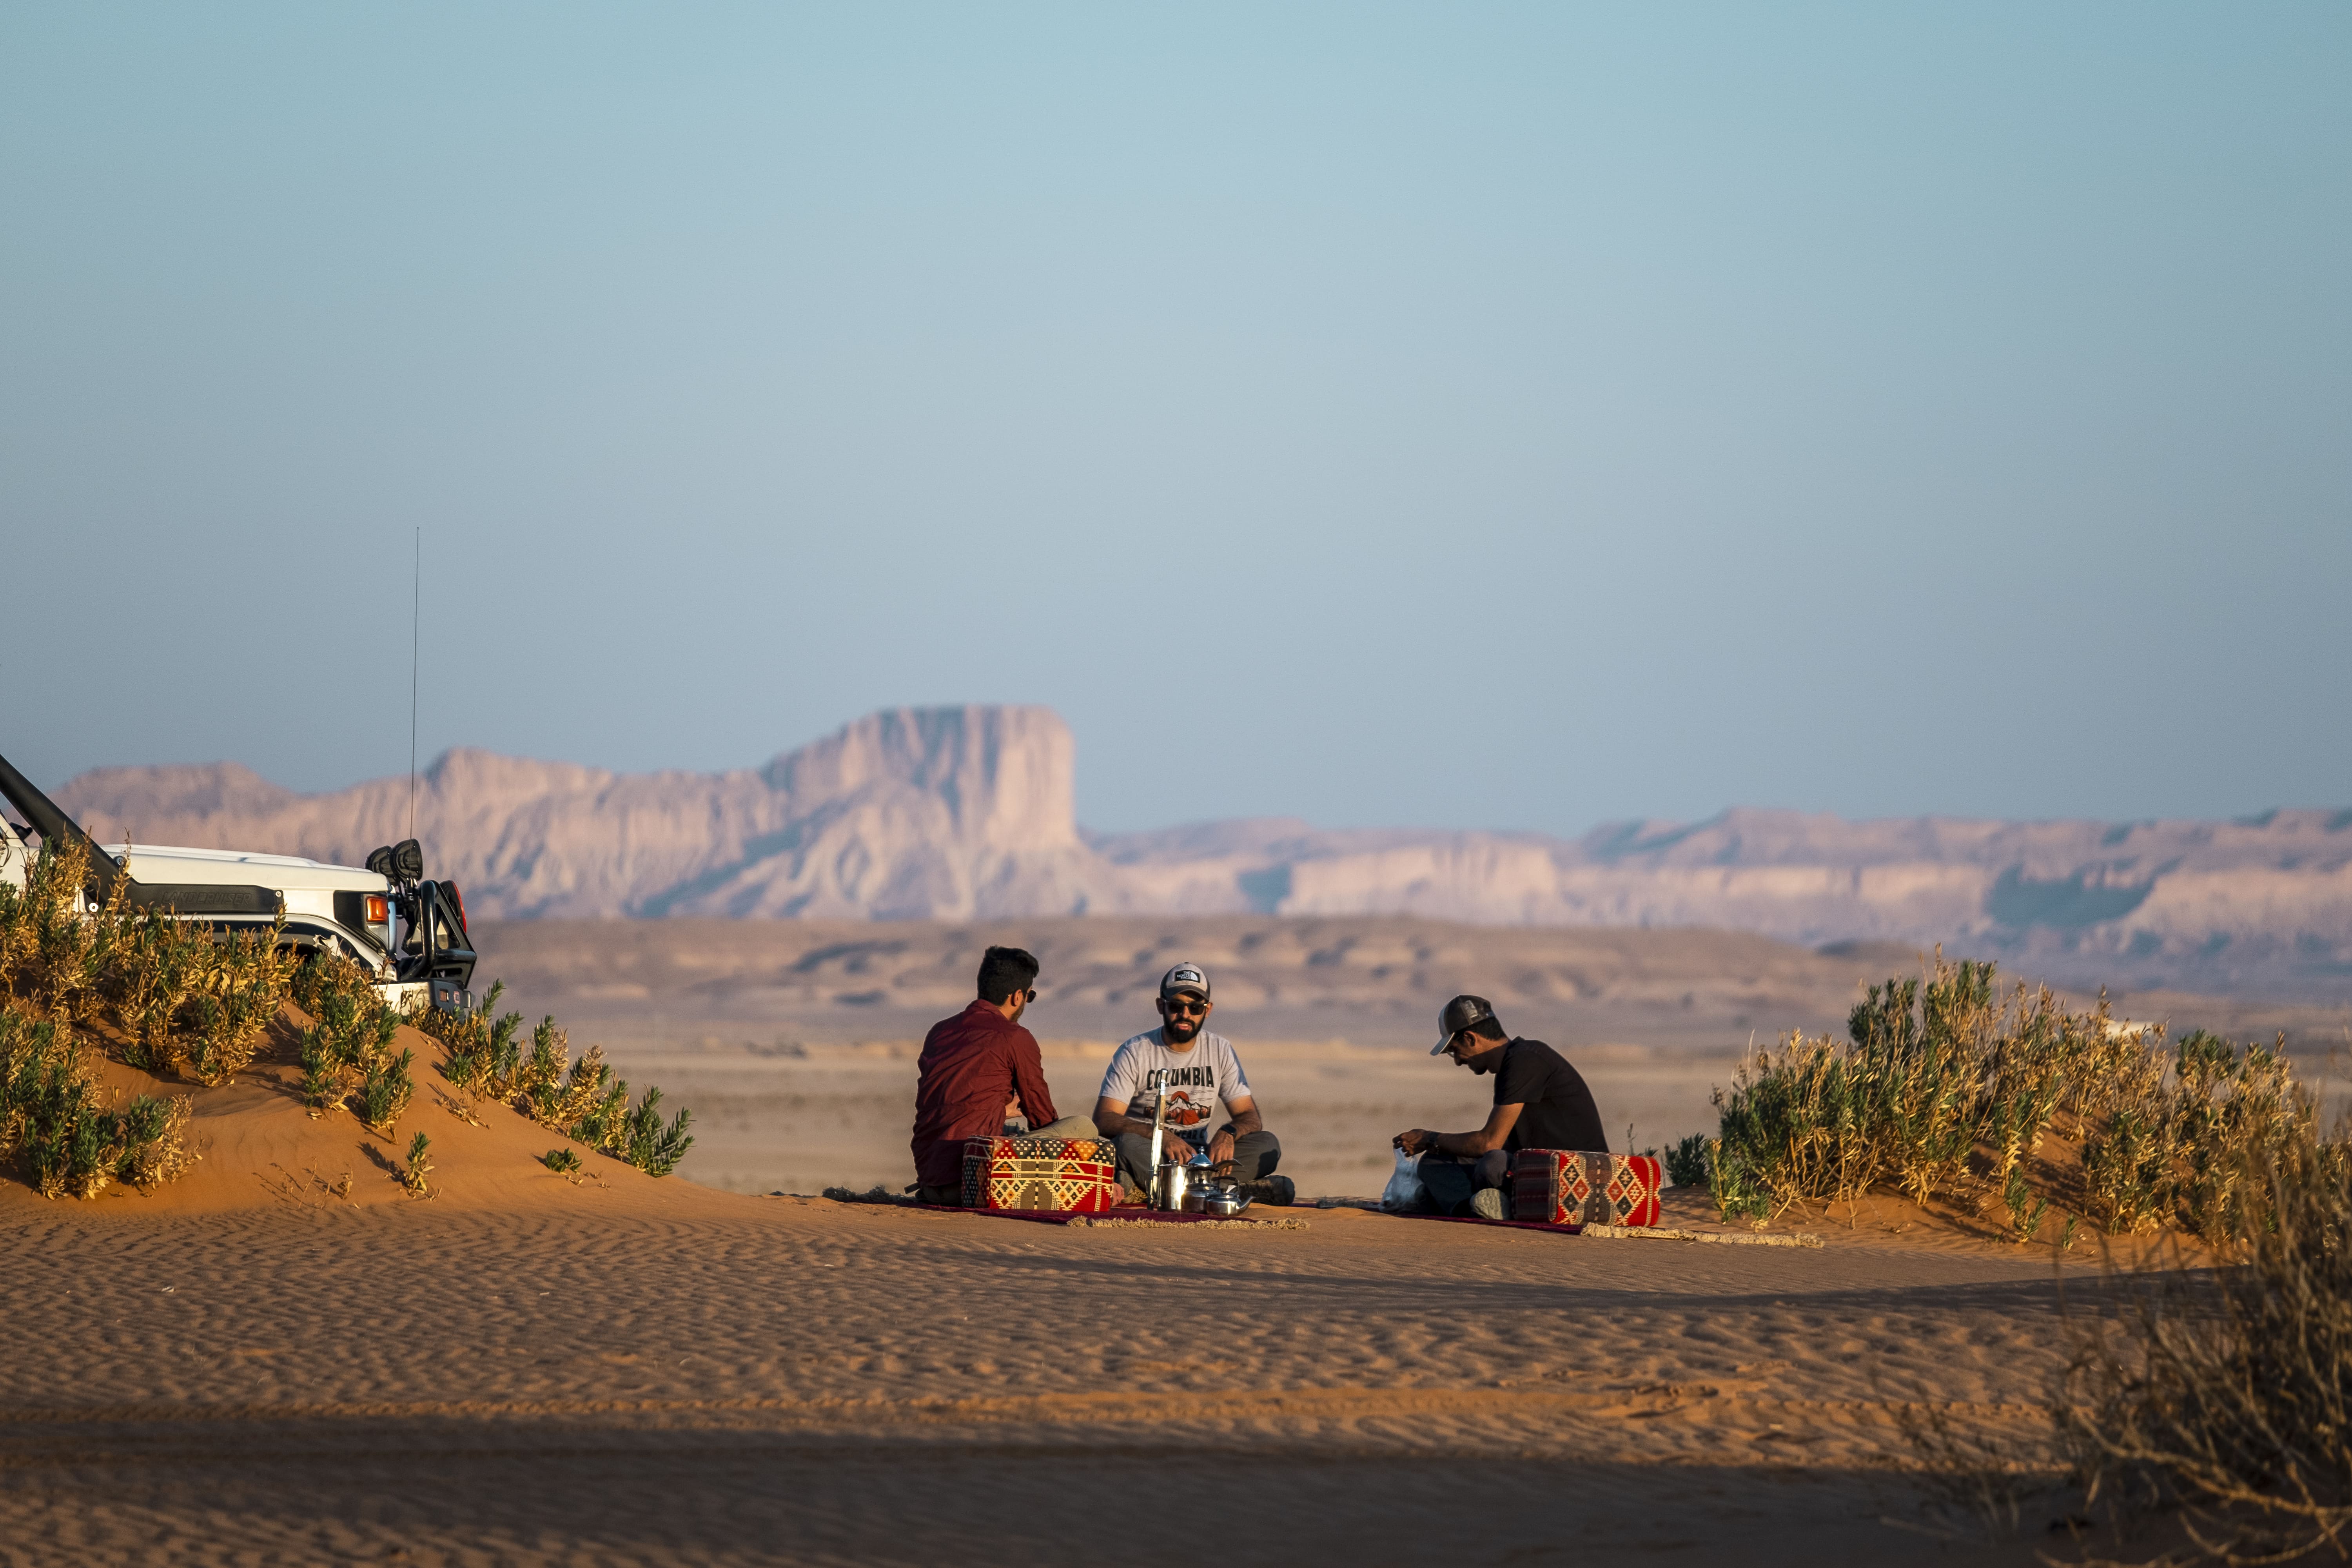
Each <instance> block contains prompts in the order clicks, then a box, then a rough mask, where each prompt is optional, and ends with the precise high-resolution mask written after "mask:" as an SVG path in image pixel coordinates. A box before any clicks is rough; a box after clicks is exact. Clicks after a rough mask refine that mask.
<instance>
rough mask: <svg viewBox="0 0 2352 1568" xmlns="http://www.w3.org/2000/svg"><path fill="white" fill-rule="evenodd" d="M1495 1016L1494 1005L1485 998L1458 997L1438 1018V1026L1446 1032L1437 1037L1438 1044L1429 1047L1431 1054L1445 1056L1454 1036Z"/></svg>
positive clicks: (1448, 1004)
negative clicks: (1446, 1048)
mask: <svg viewBox="0 0 2352 1568" xmlns="http://www.w3.org/2000/svg"><path fill="white" fill-rule="evenodd" d="M1493 1016H1495V1007H1494V1004H1492V1003H1490V1002H1488V1001H1487V1000H1486V998H1485V997H1484V996H1456V997H1455V998H1454V1000H1453V1001H1451V1002H1448V1003H1447V1004H1446V1005H1445V1011H1444V1012H1443V1013H1440V1014H1439V1015H1438V1016H1437V1026H1438V1027H1439V1028H1441V1029H1443V1030H1444V1031H1445V1032H1444V1034H1442V1035H1440V1036H1438V1037H1437V1044H1435V1045H1433V1046H1432V1047H1429V1054H1430V1055H1431V1056H1433V1057H1442V1056H1444V1054H1445V1047H1448V1046H1450V1045H1452V1044H1453V1043H1454V1036H1456V1035H1458V1034H1460V1033H1461V1032H1462V1031H1463V1030H1465V1029H1466V1028H1468V1027H1469V1026H1471V1025H1473V1024H1483V1023H1485V1022H1486V1020H1487V1019H1489V1018H1492V1017H1493Z"/></svg>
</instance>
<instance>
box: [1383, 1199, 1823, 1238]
mask: <svg viewBox="0 0 2352 1568" xmlns="http://www.w3.org/2000/svg"><path fill="white" fill-rule="evenodd" d="M1369 1212H1370V1213H1372V1214H1381V1215H1388V1216H1389V1217H1390V1218H1391V1219H1434V1220H1443V1221H1444V1223H1445V1224H1447V1225H1498V1226H1503V1227H1505V1228H1506V1229H1508V1230H1549V1231H1552V1232H1555V1233H1557V1234H1559V1235H1560V1236H1592V1237H1644V1238H1648V1239H1650V1240H1654V1241H1711V1242H1717V1243H1720V1244H1722V1245H1725V1246H1727V1247H1820V1246H1821V1245H1822V1238H1821V1237H1818V1236H1812V1235H1809V1234H1807V1233H1805V1232H1803V1231H1780V1232H1773V1233H1769V1234H1768V1233H1763V1232H1755V1231H1720V1230H1683V1229H1678V1228H1675V1227H1672V1226H1654V1225H1547V1224H1545V1223H1544V1222H1543V1221H1541V1220H1534V1219H1486V1218H1485V1217H1483V1216H1481V1215H1470V1214H1400V1213H1398V1212H1397V1211H1396V1210H1394V1209H1384V1208H1373V1209H1371V1210H1370V1211H1369Z"/></svg>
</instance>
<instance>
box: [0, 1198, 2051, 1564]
mask: <svg viewBox="0 0 2352 1568" xmlns="http://www.w3.org/2000/svg"><path fill="white" fill-rule="evenodd" d="M671 1191H672V1193H674V1194H675V1199H674V1200H673V1199H672V1198H671V1197H669V1196H668V1195H664V1196H663V1197H661V1198H658V1199H656V1201H654V1202H652V1203H643V1202H641V1201H640V1197H639V1196H638V1195H632V1196H631V1197H630V1198H629V1199H628V1200H626V1201H625V1204H623V1205H620V1206H621V1211H622V1212H612V1211H599V1212H593V1213H591V1212H584V1211H583V1210H582V1209H580V1208H578V1207H576V1206H574V1205H573V1202H572V1200H573V1199H574V1197H575V1196H576V1195H577V1194H572V1193H571V1192H569V1191H567V1192H565V1193H563V1194H551V1193H550V1194H543V1195H541V1196H539V1197H537V1198H535V1199H534V1200H533V1201H532V1202H530V1204H528V1205H524V1206H522V1207H521V1208H520V1209H519V1210H518V1212H514V1213H509V1214H499V1213H493V1212H486V1211H484V1210H480V1209H473V1208H465V1207H459V1206H455V1205H452V1206H446V1207H440V1206H436V1205H429V1204H410V1205H382V1206H379V1207H377V1208H374V1209H373V1210H367V1211H354V1210H351V1209H348V1208H343V1207H321V1208H308V1209H297V1208H293V1207H289V1206H285V1205H273V1206H270V1207H265V1208H259V1209H248V1210H247V1211H244V1212H240V1213H221V1214H209V1215H171V1216H164V1215H160V1214H159V1213H158V1212H157V1211H156V1210H155V1209H153V1208H152V1207H147V1208H142V1207H141V1206H139V1205H130V1204H125V1205H80V1206H73V1205H55V1206H47V1207H43V1208H40V1209H38V1210H37V1211H28V1210H27V1209H26V1207H25V1206H24V1205H11V1208H10V1212H9V1215H8V1224H7V1227H6V1230H5V1234H0V1282H5V1283H0V1318H5V1321H6V1322H7V1324H8V1326H9V1331H10V1339H11V1342H12V1344H13V1345H14V1347H15V1348H16V1353H15V1354H12V1355H11V1356H10V1357H8V1358H7V1360H6V1362H5V1370H0V1540H5V1541H6V1542H8V1548H7V1555H8V1556H9V1558H10V1560H11V1561H24V1562H47V1561H55V1562H68V1561H90V1560H108V1561H134V1560H136V1561H161V1560H181V1561H194V1562H219V1563H229V1562H245V1563H270V1562H288V1563H293V1562H317V1561H344V1560H370V1561H380V1560H383V1559H386V1558H388V1557H392V1556H394V1555H399V1554H404V1555H401V1560H402V1561H405V1562H411V1563H443V1562H446V1563H493V1562H499V1563H540V1562H549V1563H552V1562H564V1563H597V1562H612V1563H623V1562H628V1563H638V1562H752V1561H761V1562H765V1561H794V1562H825V1563H853V1562H854V1563H918V1562H936V1561H940V1560H941V1559H942V1558H943V1557H948V1558H953V1559H956V1560H962V1561H979V1562H1008V1561H1013V1560H1016V1559H1020V1560H1028V1559H1031V1558H1034V1556H1035V1555H1036V1551H1037V1549H1038V1548H1040V1547H1043V1548H1045V1549H1049V1550H1051V1551H1052V1552H1055V1554H1060V1553H1063V1552H1070V1553H1078V1552H1087V1553H1103V1552H1143V1553H1145V1554H1147V1555H1150V1556H1152V1557H1155V1558H1162V1559H1164V1558H1166V1557H1167V1556H1169V1555H1170V1554H1171V1553H1173V1554H1177V1555H1180V1556H1183V1557H1186V1558H1191V1557H1194V1556H1198V1555H1200V1554H1201V1553H1202V1552H1203V1551H1207V1550H1210V1547H1209V1546H1207V1545H1204V1544H1203V1535H1202V1531H1205V1533H1206V1539H1207V1541H1208V1542H1213V1555H1214V1556H1215V1557H1216V1558H1217V1559H1219V1560H1221V1561H1230V1562H1240V1563H1277V1562H1282V1563H1291V1562H1298V1561H1331V1560H1335V1559H1336V1558H1338V1557H1339V1556H1340V1555H1341V1554H1343V1553H1345V1554H1355V1553H1362V1554H1365V1555H1366V1556H1367V1558H1368V1559H1369V1560H1386V1559H1388V1558H1390V1557H1393V1556H1395V1555H1398V1554H1400V1553H1401V1552H1406V1551H1408V1550H1409V1551H1410V1552H1413V1553H1420V1552H1427V1551H1431V1550H1440V1549H1442V1550H1444V1552H1445V1554H1446V1555H1448V1556H1450V1557H1457V1558H1460V1559H1463V1560H1466V1561H1472V1562H1508V1563H1546V1562H1555V1561H1557V1562H1563V1563H1564V1562H1569V1561H1571V1560H1573V1561H1585V1560H1589V1559H1590V1558H1591V1557H1592V1556H1593V1555H1594V1554H1595V1553H1601V1554H1603V1555H1612V1554H1620V1553H1629V1552H1630V1553H1637V1554H1639V1555H1640V1556H1641V1557H1643V1558H1644V1559H1653V1558H1654V1559H1659V1560H1665V1561H1691V1562H1697V1561H1702V1560H1723V1559H1725V1558H1726V1557H1727V1556H1728V1557H1729V1558H1730V1559H1731V1560H1734V1561H1740V1562H1755V1563H1809V1564H1810V1563H1821V1562H1825V1561H1826V1562H1855V1563H1860V1562H1877V1561H1885V1560H1888V1559H1889V1558H1891V1557H1893V1556H1895V1555H1896V1554H1898V1553H1900V1554H1904V1555H1908V1554H1910V1553H1911V1552H1913V1551H1914V1550H1915V1549H1916V1547H1918V1546H1919V1545H1921V1544H1923V1543H1922V1542H1919V1541H1918V1540H1917V1539H1916V1537H1913V1536H1910V1535H1906V1534H1905V1533H1902V1532H1900V1531H1896V1530H1895V1529H1891V1528H1890V1527H1888V1526H1886V1525H1885V1524H1882V1523H1881V1522H1879V1521H1880V1520H1881V1518H1882V1516H1892V1517H1895V1518H1898V1519H1902V1520H1906V1521H1915V1522H1916V1521H1921V1520H1930V1521H1932V1520H1934V1519H1936V1518H1937V1517H1939V1516H1936V1515H1934V1514H1931V1513H1925V1512H1923V1511H1922V1509H1923V1500H1924V1499H1925V1496H1926V1494H1924V1493H1923V1492H1921V1490H1920V1489H1918V1488H1917V1486H1916V1484H1915V1483H1914V1482H1912V1481H1911V1480H1909V1479H1906V1477H1905V1476H1904V1475H1902V1474H1901V1473H1900V1472H1899V1470H1898V1469H1896V1468H1894V1467H1895V1466H1898V1465H1899V1464H1900V1463H1901V1462H1902V1461H1903V1459H1904V1457H1905V1455H1906V1448H1905V1447H1904V1444H1903V1442H1902V1440H1901V1438H1900V1436H1899V1435H1898V1432H1897V1428H1896V1424H1895V1405H1896V1403H1897V1402H1898V1401H1899V1400H1900V1399H1901V1398H1903V1397H1906V1396H1912V1395H1916V1394H1926V1395H1927V1396H1928V1397H1931V1398H1932V1399H1934V1400H1936V1401H1938V1402H1944V1403H1946V1404H1947V1405H1949V1407H1950V1408H1951V1410H1952V1411H1953V1413H1954V1414H1955V1415H1956V1416H1957V1417H1958V1418H1959V1419H1962V1420H1964V1421H1968V1422H1970V1423H1976V1424H1982V1425H1990V1426H1992V1427H1995V1428H2013V1429H2016V1430H2018V1431H2020V1432H2024V1431H2028V1430H2030V1429H2031V1427H2032V1419H2031V1416H2030V1413H2029V1411H2028V1408H2027V1406H2028V1405H2029V1403H2030V1402H2031V1401H2032V1398H2033V1397H2034V1396H2035V1395H2036V1394H2037V1393H2038V1391H2039V1390H2040V1388H2041V1386H2042V1383H2043V1381H2044V1380H2045V1379H2046V1378H2047V1376H2048V1375H2049V1373H2051V1372H2052V1371H2053V1369H2054V1367H2055V1366H2056V1365H2057V1363H2058V1361H2059V1359H2060V1355H2061V1343H2062V1334H2061V1320H2060V1317H2059V1312H2058V1296H2057V1291H2056V1289H2055V1288H2054V1286H2053V1277H2052V1269H2051V1265H2050V1263H2049V1262H2048V1260H2047V1259H2046V1258H2043V1257H2036V1256H2025V1255H2019V1254H2016V1253H2011V1252H1996V1251H1993V1250H1991V1249H1986V1248H1976V1249H1971V1250H1969V1251H1966V1252H1942V1253H1938V1252H1932V1251H1925V1250H1919V1249H1913V1248H1905V1247H1896V1246H1891V1245H1886V1244H1885V1243H1883V1242H1871V1241H1868V1240H1865V1239H1863V1238H1861V1237H1858V1236H1847V1235H1843V1234H1841V1235H1839V1236H1837V1237H1833V1238H1832V1244H1831V1245H1830V1246H1829V1247H1826V1248H1824V1249H1823V1250H1821V1251H1795V1250H1785V1249H1770V1248H1762V1247H1707V1246H1697V1245H1690V1244H1676V1243H1671V1242H1660V1241H1639V1242H1633V1241H1602V1240H1595V1239H1590V1238H1567V1237H1553V1236H1548V1235H1541V1234H1532V1233H1525V1232H1515V1231H1506V1230H1496V1229H1486V1228H1480V1227H1475V1226H1444V1225H1433V1224H1429V1223H1425V1222H1415V1221H1407V1220H1398V1219H1391V1218H1388V1217H1386V1216H1381V1215H1367V1214H1360V1213H1355V1212H1350V1211H1324V1212H1317V1213H1313V1214H1310V1215H1307V1216H1306V1217H1307V1220H1308V1225H1309V1228H1307V1229H1306V1230H1304V1231H1280V1232H1272V1233H1251V1234H1236V1233H1234V1232H1231V1231H1199V1230H1193V1231H1186V1232H1182V1233H1174V1234H1171V1233H1164V1232H1156V1231H1136V1230H1131V1229H1130V1230H1118V1229H1111V1230H1102V1229H1095V1230H1066V1229H1058V1228H1054V1227H1047V1226H1034V1225H1029V1224H1024V1223H1021V1222H1016V1221H1007V1220H990V1219H983V1218H978V1217H973V1216H966V1215H932V1214H922V1213H916V1212H908V1211H898V1210H889V1209H875V1208H868V1207H849V1206H846V1205H835V1204H830V1203H826V1202H824V1201H822V1200H794V1199H757V1198H749V1197H732V1196H729V1195H726V1194H711V1193H707V1192H698V1191H697V1190H696V1189H693V1188H691V1187H687V1186H685V1185H683V1184H672V1189H671ZM646 1195H647V1196H649V1195H650V1194H646ZM36 1346H37V1347H39V1349H38V1352H37V1353H33V1352H32V1347H36ZM2035 1506H2038V1507H2039V1508H2040V1509H2041V1510H2042V1511H2041V1512H2040V1513H2039V1514H2037V1515H2035V1516H2034V1517H2033V1518H2032V1520H2031V1522H2032V1524H2033V1525H2034V1526H2035V1527H2036V1528H2037V1529H2038V1528H2039V1526H2040V1525H2041V1524H2042V1522H2043V1521H2044V1519H2046V1517H2047V1515H2048V1513H2049V1510H2050V1508H2051V1507H2053V1506H2055V1505H2054V1504H2053V1503H2051V1502H2049V1501H2046V1500H2037V1502H2036V1505H2035ZM2039 1543H2040V1541H2039V1538H2038V1537H2036V1538H2034V1539H2033V1540H2032V1541H2030V1542H2023V1543H2021V1542H2016V1541H2012V1542H2007V1543H2005V1544H2000V1545H1997V1546H1996V1545H1989V1544H1986V1543H1985V1542H1981V1541H1976V1540H1973V1539H1971V1540H1965V1541H1963V1542H1961V1543H1960V1544H1959V1545H1958V1546H1955V1547H1954V1548H1952V1549H1951V1550H1950V1551H1949V1552H1948V1559H1947V1560H1949V1561H1954V1562H1975V1561H2004V1562H2007V1561H2015V1562H2027V1561H2031V1560H2032V1558H2031V1554H2030V1552H2029V1551H2028V1550H2027V1547H2028V1546H2029V1545H2032V1544H2039Z"/></svg>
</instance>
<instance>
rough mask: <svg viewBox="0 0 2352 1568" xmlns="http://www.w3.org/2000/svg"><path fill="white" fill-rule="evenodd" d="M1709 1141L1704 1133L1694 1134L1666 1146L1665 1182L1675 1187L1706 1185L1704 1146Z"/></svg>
mask: <svg viewBox="0 0 2352 1568" xmlns="http://www.w3.org/2000/svg"><path fill="white" fill-rule="evenodd" d="M1708 1142H1709V1140H1708V1138H1707V1136H1706V1133H1704V1132H1694V1133H1692V1134H1691V1135H1690V1136H1689V1137H1687V1138H1685V1139H1683V1140H1682V1141H1681V1142H1678V1143H1671V1144H1668V1145H1667V1146H1666V1181H1667V1184H1669V1185H1672V1186H1677V1187H1703V1186H1705V1185H1706V1146H1707V1143H1708Z"/></svg>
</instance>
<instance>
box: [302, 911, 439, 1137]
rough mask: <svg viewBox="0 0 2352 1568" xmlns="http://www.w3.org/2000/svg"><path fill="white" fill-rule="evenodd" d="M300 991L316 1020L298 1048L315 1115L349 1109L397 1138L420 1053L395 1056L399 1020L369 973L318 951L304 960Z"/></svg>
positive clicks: (306, 1092) (305, 1090)
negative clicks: (396, 1128)
mask: <svg viewBox="0 0 2352 1568" xmlns="http://www.w3.org/2000/svg"><path fill="white" fill-rule="evenodd" d="M293 993H294V998H295V1000H296V1001H298V1002H299V1003H300V1004H301V1005H303V1007H304V1008H305V1009H307V1010H308V1011H309V1012H310V1014H311V1016H312V1017H313V1019H314V1020H315V1021H314V1022H313V1023H312V1024H311V1025H310V1027H309V1028H307V1029H304V1030H303V1031H302V1035H301V1038H300V1040H299V1042H298V1044H297V1047H296V1048H297V1051H298V1054H299V1059H300V1061H301V1064H302V1095H303V1098H304V1099H305V1100H308V1101H309V1102H310V1109H311V1113H312V1114H313V1115H324V1114H326V1113H327V1112H328V1111H331V1110H351V1111H352V1112H353V1113H354V1114H356V1115H357V1116H358V1117H359V1119H360V1121H362V1123H364V1124H365V1125H366V1126H368V1127H370V1128H372V1129H373V1130H374V1131H377V1132H380V1133H382V1134H383V1135H384V1136H385V1137H390V1136H391V1135H392V1130H393V1128H394V1126H395V1125H397V1124H398V1122H399V1121H400V1118H401V1113H402V1112H404V1111H405V1110H407V1109H408V1103H409V1100H411V1099H412V1098H413V1097H414V1096H415V1093H416V1082H415V1079H414V1078H413V1077H412V1076H411V1075H410V1072H409V1068H410V1065H411V1064H412V1063H413V1062H414V1061H415V1052H413V1051H407V1050H404V1051H402V1052H400V1053H399V1054H398V1055H397V1056H395V1055H394V1053H393V1048H392V1047H393V1046H394V1043H395V1042H396V1041H397V1040H398V1038H399V1035H400V1017H399V1015H397V1014H395V1013H394V1012H393V1010H392V1009H391V1008H390V1007H389V1006H387V1005H385V1004H384V1000H383V993H382V992H380V991H378V990H377V989H376V988H375V984H374V979H373V976H372V975H370V974H369V973H368V972H367V971H366V970H365V969H363V968H362V967H361V966H360V965H359V964H357V963H352V961H351V960H350V959H348V958H342V957H339V956H336V955H334V954H331V953H317V954H313V955H312V956H311V957H310V959H309V960H308V961H307V962H305V963H303V965H302V967H301V969H300V970H299V972H298V973H296V975H295V978H294V982H293Z"/></svg>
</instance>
